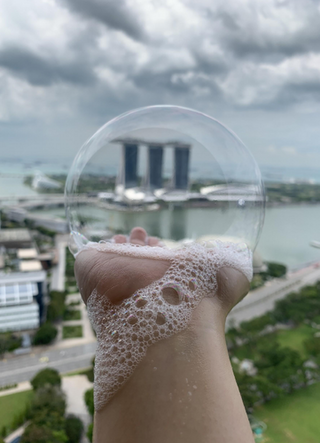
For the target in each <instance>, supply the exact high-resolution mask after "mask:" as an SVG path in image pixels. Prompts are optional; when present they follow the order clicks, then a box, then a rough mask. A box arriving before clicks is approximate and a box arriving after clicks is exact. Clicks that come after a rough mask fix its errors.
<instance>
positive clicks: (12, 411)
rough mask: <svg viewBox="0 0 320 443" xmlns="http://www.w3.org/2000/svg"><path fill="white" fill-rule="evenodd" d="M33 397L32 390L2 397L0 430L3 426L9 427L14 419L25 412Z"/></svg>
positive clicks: (0, 400)
mask: <svg viewBox="0 0 320 443" xmlns="http://www.w3.org/2000/svg"><path fill="white" fill-rule="evenodd" d="M32 395H33V391H31V390H30V391H23V392H17V393H16V394H10V395H4V396H3V397H2V396H1V397H0V411H1V414H0V430H1V429H2V428H3V426H6V427H9V426H10V425H11V423H12V420H13V419H14V417H15V416H16V415H18V414H21V413H22V412H23V411H24V410H25V408H26V406H27V404H28V403H29V401H30V400H31V398H32Z"/></svg>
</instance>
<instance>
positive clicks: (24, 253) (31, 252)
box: [17, 248, 38, 258]
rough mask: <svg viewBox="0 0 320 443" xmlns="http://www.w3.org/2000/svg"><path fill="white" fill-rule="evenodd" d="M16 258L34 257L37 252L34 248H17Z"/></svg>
mask: <svg viewBox="0 0 320 443" xmlns="http://www.w3.org/2000/svg"><path fill="white" fill-rule="evenodd" d="M17 255H18V258H36V257H37V255H38V253H37V250H36V249H35V248H27V249H18V251H17Z"/></svg>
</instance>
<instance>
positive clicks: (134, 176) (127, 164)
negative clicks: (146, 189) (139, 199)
mask: <svg viewBox="0 0 320 443" xmlns="http://www.w3.org/2000/svg"><path fill="white" fill-rule="evenodd" d="M123 155H124V186H125V188H134V187H136V186H138V172H137V169H138V145H137V144H133V143H125V144H124V145H123Z"/></svg>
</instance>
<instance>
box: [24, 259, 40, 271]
mask: <svg viewBox="0 0 320 443" xmlns="http://www.w3.org/2000/svg"><path fill="white" fill-rule="evenodd" d="M41 269H42V266H41V262H40V261H39V260H22V261H21V262H20V263H19V270H20V271H21V272H30V271H41Z"/></svg>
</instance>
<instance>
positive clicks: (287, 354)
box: [255, 343, 305, 392]
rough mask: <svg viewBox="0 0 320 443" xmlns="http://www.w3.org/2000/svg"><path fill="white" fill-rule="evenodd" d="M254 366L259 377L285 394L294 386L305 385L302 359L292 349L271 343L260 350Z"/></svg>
mask: <svg viewBox="0 0 320 443" xmlns="http://www.w3.org/2000/svg"><path fill="white" fill-rule="evenodd" d="M255 366H256V367H257V368H258V371H259V374H260V375H261V376H263V377H265V378H266V379H267V380H269V381H270V382H271V383H273V384H275V385H277V386H278V387H280V388H282V389H284V390H285V391H286V392H292V390H293V389H294V387H295V386H296V385H298V384H300V383H305V374H304V369H303V360H302V357H301V356H300V354H299V353H298V352H297V351H294V350H293V349H290V348H285V347H280V346H279V345H278V344H275V343H271V344H270V345H268V346H265V347H264V349H261V348H260V355H259V357H258V358H256V360H255Z"/></svg>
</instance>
